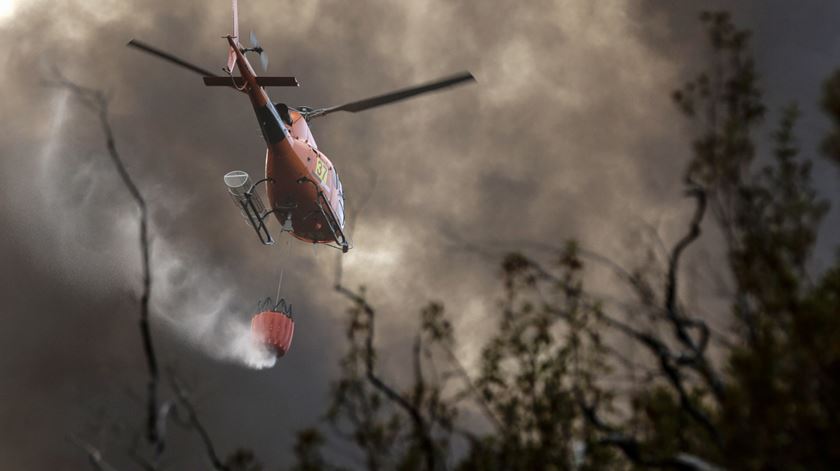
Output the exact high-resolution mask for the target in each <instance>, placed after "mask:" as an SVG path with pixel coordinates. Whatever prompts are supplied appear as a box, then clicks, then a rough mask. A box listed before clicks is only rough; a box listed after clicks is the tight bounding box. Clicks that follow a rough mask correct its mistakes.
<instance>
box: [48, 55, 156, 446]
mask: <svg viewBox="0 0 840 471" xmlns="http://www.w3.org/2000/svg"><path fill="white" fill-rule="evenodd" d="M53 75H54V77H55V78H54V79H53V81H51V82H48V83H47V84H48V85H51V86H58V87H61V88H64V89H67V90H68V91H70V92H71V93H72V94H73V95H74V96H76V97H77V98H78V99H79V100H80V101H81V102H82V104H84V105H85V106H86V107H88V108H89V109H91V110H92V111H94V112H95V113H97V116H98V118H99V124H100V126H101V127H102V132H103V134H104V135H105V145H106V147H107V149H108V155H109V156H110V158H111V162H112V163H113V164H114V166H115V167H116V169H117V173H118V174H119V176H120V179H121V180H122V182H123V184H124V185H125V187H126V189H127V190H128V192H129V193H130V195H131V197H132V199H134V202H135V203H136V204H137V207H138V208H139V209H140V231H139V242H140V255H141V260H142V273H143V275H142V276H143V280H142V287H143V288H142V294H141V296H140V334H141V337H142V340H143V352H144V354H145V356H146V364H147V366H148V370H149V380H148V383H147V403H146V437H147V440H148V441H149V442H150V443H152V444H153V445H154V446H155V449H156V450H158V453H160V452H162V450H163V443H162V441H161V439H160V437H159V436H158V429H159V426H158V422H157V420H158V406H157V404H158V396H157V393H158V382H159V371H158V363H157V356H156V354H155V349H154V343H153V341H152V333H151V327H150V324H149V300H150V298H151V291H152V278H151V269H150V266H149V235H148V214H147V210H146V200H145V199H144V198H143V195H142V194H141V193H140V190H139V189H138V188H137V185H136V184H135V183H134V180H133V179H132V178H131V175H130V174H129V173H128V170H127V169H126V167H125V165H124V163H123V161H122V158H121V157H120V154H119V152H118V151H117V145H116V141H115V139H114V132H113V130H112V129H111V123H110V119H109V114H108V104H109V101H108V98H107V97H106V96H105V94H104V93H103V92H102V91H101V90H96V89H92V88H87V87H83V86H81V85H78V84H76V83H75V82H72V81H70V80H68V79H67V78H65V77H64V76H63V75H62V74H61V71H60V70H58V68H55V67H54V68H53ZM158 456H159V455H158Z"/></svg>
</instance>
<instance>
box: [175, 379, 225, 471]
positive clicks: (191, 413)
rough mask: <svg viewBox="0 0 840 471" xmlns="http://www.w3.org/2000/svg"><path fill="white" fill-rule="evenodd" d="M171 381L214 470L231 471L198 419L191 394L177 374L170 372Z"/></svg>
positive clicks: (180, 404)
mask: <svg viewBox="0 0 840 471" xmlns="http://www.w3.org/2000/svg"><path fill="white" fill-rule="evenodd" d="M169 381H170V383H171V384H172V389H173V391H175V395H176V396H177V398H178V405H179V406H181V407H182V408H183V410H185V411H186V413H187V422H188V423H189V425H190V426H191V427H192V428H193V429H194V430H195V431H196V432H198V435H199V436H200V437H201V442H202V443H203V444H204V450H205V452H206V454H207V458H208V459H209V460H210V463H211V464H212V465H213V469H215V470H217V471H230V468H228V467H227V466H225V464H224V463H222V460H221V459H220V458H219V455H218V454H217V453H216V447H215V445H214V444H213V440H212V439H211V438H210V434H209V433H208V432H207V429H206V428H204V425H203V424H202V423H201V420H200V419H199V418H198V413H197V412H196V410H195V406H193V404H192V401H191V400H190V396H189V394H188V393H187V391H186V390H185V389H184V388H183V386H182V385H181V383H180V381H178V378H176V377H175V374H174V373H172V372H171V371H170V372H169Z"/></svg>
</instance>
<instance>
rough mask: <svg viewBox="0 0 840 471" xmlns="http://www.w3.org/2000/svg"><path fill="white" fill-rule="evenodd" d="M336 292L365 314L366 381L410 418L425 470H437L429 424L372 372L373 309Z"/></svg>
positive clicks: (358, 298) (340, 289) (358, 297)
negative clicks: (424, 459)
mask: <svg viewBox="0 0 840 471" xmlns="http://www.w3.org/2000/svg"><path fill="white" fill-rule="evenodd" d="M335 289H336V291H338V292H339V293H341V294H342V295H344V296H345V297H347V298H348V299H350V300H351V301H352V302H353V303H354V304H356V306H358V307H359V308H360V309H362V312H364V313H365V315H366V316H367V337H366V338H365V368H366V376H367V379H368V381H369V382H370V383H371V384H372V385H373V386H374V387H375V388H376V389H377V390H379V392H381V393H382V394H383V395H384V396H385V397H386V398H388V399H389V400H390V401H391V402H393V403H394V404H396V405H397V406H398V407H399V408H401V409H402V410H403V411H404V412H405V413H406V414H407V415H408V416H409V417H410V418H411V422H412V424H413V426H414V433H415V434H416V436H417V438H418V440H419V441H420V445H421V447H422V449H423V453H424V455H425V458H426V469H427V470H428V471H434V470H436V469H438V467H437V466H436V463H437V461H438V460H437V458H436V452H435V445H434V441H433V440H432V436H431V431H430V427H429V424H428V423H427V422H426V419H425V418H424V417H423V414H422V413H421V411H420V409H419V408H418V407H417V406H416V405H415V404H412V403H411V402H410V401H408V400H407V399H406V398H405V397H403V396H402V395H401V394H400V393H398V392H397V391H396V390H394V389H393V388H391V387H390V386H388V385H387V384H385V382H384V381H382V380H381V379H380V378H379V377H378V376H377V375H376V372H375V370H374V357H375V355H374V348H373V334H374V317H375V314H376V312H375V311H374V309H373V307H371V306H370V304H368V302H367V300H365V299H364V297H362V296H361V295H359V294H358V293H354V292H353V291H351V290H349V289H347V288H345V287H344V286H341V285H336V287H335Z"/></svg>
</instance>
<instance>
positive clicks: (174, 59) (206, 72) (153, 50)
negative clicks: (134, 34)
mask: <svg viewBox="0 0 840 471" xmlns="http://www.w3.org/2000/svg"><path fill="white" fill-rule="evenodd" d="M126 46H129V47H133V48H137V49H139V50H141V51H143V52H146V53H149V54H151V55H153V56H157V57H159V58H161V59H163V60H165V61H168V62H171V63H173V64H175V65H179V66H181V67H183V68H185V69H188V70H191V71H193V72H195V73H197V74H201V75H203V76H210V77H215V76H216V74H214V73H213V72H210V71H209V70H207V69H202V68H201V67H199V66H197V65H193V64H190V63H189V62H187V61H185V60H183V59H180V58H178V57H175V56H173V55H172V54H170V53H168V52H164V51H161V50H160V49H158V48H156V47H152V46H150V45H148V44H146V43H144V42H142V41H138V40H136V39H132V40H131V41H129V42H128V44H126Z"/></svg>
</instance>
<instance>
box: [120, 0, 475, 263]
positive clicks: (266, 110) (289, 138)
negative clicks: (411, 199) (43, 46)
mask: <svg viewBox="0 0 840 471" xmlns="http://www.w3.org/2000/svg"><path fill="white" fill-rule="evenodd" d="M233 11H234V23H233V33H232V34H229V35H226V36H224V38H225V39H226V40H227V42H228V45H229V51H228V61H227V65H226V66H225V67H224V68H223V71H224V72H225V73H226V75H227V76H218V75H216V74H213V73H212V72H210V71H208V70H205V69H203V68H201V67H198V66H195V65H193V64H190V63H189V62H186V61H184V60H182V59H180V58H178V57H176V56H174V55H172V54H169V53H167V52H164V51H162V50H160V49H158V48H155V47H153V46H151V45H149V44H146V43H144V42H142V41H139V40H137V39H132V40H131V41H129V42H128V44H127V45H128V46H130V47H133V48H136V49H138V50H140V51H143V52H146V53H149V54H152V55H154V56H156V57H158V58H161V59H164V60H166V61H169V62H170V63H173V64H175V65H179V66H181V67H184V68H186V69H188V70H190V71H193V72H196V73H198V74H201V75H202V76H203V79H204V84H205V85H206V86H227V87H233V88H235V89H236V90H238V91H240V92H243V93H245V94H246V95H248V98H249V99H250V101H251V105H252V106H253V109H254V113H255V114H256V117H257V121H258V123H259V126H260V130H261V132H262V136H263V138H264V140H265V144H266V147H267V150H266V156H265V178H262V179H260V180H258V181H257V182H251V179H250V177H249V176H248V174H247V173H245V172H243V171H233V172H230V173H228V174H227V175H225V177H224V181H225V184H226V185H227V188H228V191H229V192H230V194H231V196H232V197H233V199H234V202H235V203H236V205H237V206H238V207H239V209H240V211H241V212H242V215H243V216H244V217H245V220H246V221H247V222H248V224H249V225H251V226H252V227H253V228H254V230H255V231H256V233H257V235H258V237H259V239H260V242H262V243H263V244H267V245H270V244H273V243H274V239H273V238H272V236H271V234H270V233H269V231H268V227H267V225H266V220H267V219H268V218H269V216H271V215H272V214H273V215H274V216H275V217H276V218H277V220H278V221H279V222H280V224H281V225H282V226H281V227H282V229H281V232H289V233H290V234H291V235H292V236H294V237H295V238H297V239H299V240H302V241H304V242H309V243H313V244H329V245H332V246H334V247H336V248H339V249H341V251H342V252H345V253H346V252H347V251H348V250H350V248H351V247H352V244H351V242H350V239H349V237H348V235H347V234H346V232H345V229H344V228H345V222H346V221H345V217H344V214H345V212H344V190H343V188H342V185H341V181H340V180H339V177H338V172H337V171H336V169H335V167H334V166H333V163H332V161H331V160H330V159H329V158H328V157H327V156H326V155H325V154H324V153H323V152H321V150H319V149H318V145H317V144H316V142H315V138H314V136H313V135H312V132H311V130H310V128H309V122H310V121H312V120H313V119H316V118H320V117H324V116H327V115H329V114H332V113H336V112H339V111H344V112H349V113H358V112H361V111H365V110H369V109H371V108H376V107H379V106H383V105H387V104H391V103H394V102H397V101H402V100H405V99H408V98H412V97H415V96H417V95H421V94H424V93H429V92H433V91H436V90H440V89H443V88H448V87H452V86H455V85H459V84H463V83H466V82H470V81H475V78H474V77H473V75H472V74H471V73H469V72H461V73H458V74H455V75H452V76H449V77H445V78H442V79H439V80H435V81H433V82H430V83H425V84H421V85H417V86H413V87H409V88H404V89H400V90H396V91H393V92H390V93H386V94H383V95H378V96H374V97H371V98H365V99H363V100H357V101H353V102H349V103H345V104H343V105H339V106H330V107H324V108H311V107H308V106H298V107H292V106H289V105H287V104H285V103H280V102H277V103H273V102H272V101H271V99H270V98H269V96H268V93H266V90H265V87H271V86H298V85H299V84H298V81H297V79H296V78H295V77H273V76H258V75H257V74H256V73H255V72H254V69H253V68H252V66H251V64H250V63H249V61H248V59H247V57H246V54H247V53H257V54H258V55H259V57H260V59H261V62H262V64H263V66H264V68H265V67H267V56H266V55H265V51H264V50H263V48H262V46H260V45H259V42H258V40H257V38H256V35H254V34H253V33H252V34H251V44H252V45H251V47H243V46H242V44H240V42H239V39H238V32H239V25H238V14H237V7H236V0H234V1H233ZM234 67H236V68H237V69H238V70H239V73H240V76H234V75H233V70H234ZM263 183H264V184H265V192H266V194H267V196H268V208H266V206H265V204H264V203H263V201H262V199H261V198H260V196H259V194H258V193H256V189H257V187H258V186H259V185H260V184H263Z"/></svg>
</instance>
